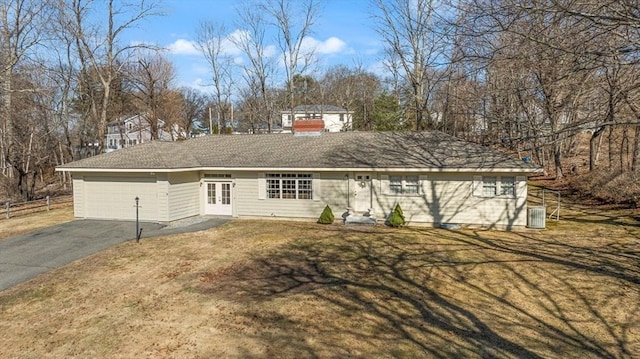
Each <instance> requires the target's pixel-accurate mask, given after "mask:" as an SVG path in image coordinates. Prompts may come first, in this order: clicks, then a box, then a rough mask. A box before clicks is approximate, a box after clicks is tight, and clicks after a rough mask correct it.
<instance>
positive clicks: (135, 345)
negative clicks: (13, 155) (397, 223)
mask: <svg viewBox="0 0 640 359" xmlns="http://www.w3.org/2000/svg"><path fill="white" fill-rule="evenodd" d="M549 227H550V229H548V230H545V231H524V232H512V233H510V232H499V231H479V230H477V231H476V230H459V231H446V230H440V229H427V228H405V229H400V230H398V229H390V228H386V227H383V226H376V227H358V226H347V227H345V226H342V225H330V226H323V225H318V224H315V223H305V222H283V221H249V220H235V221H233V222H230V223H229V224H226V225H224V226H222V227H219V228H217V229H212V230H208V231H203V232H197V233H191V234H182V235H174V236H169V237H162V238H153V239H144V238H143V240H142V242H141V244H139V245H136V244H135V243H132V242H130V243H125V244H123V245H120V246H117V247H115V248H112V249H109V250H106V251H103V252H101V253H98V254H96V255H93V256H91V257H89V258H86V259H84V260H80V261H77V262H74V263H72V264H71V265H68V266H66V267H64V268H61V269H59V270H54V271H52V272H50V273H47V274H45V275H43V276H40V277H38V278H36V279H35V280H32V281H31V282H28V283H25V284H23V285H20V286H17V287H14V288H12V289H9V290H5V291H3V292H0V319H1V320H0V333H2V335H0V357H16V358H22V357H24V358H42V357H71V356H74V355H75V356H80V357H125V358H132V357H176V358H177V357H181V358H182V357H185V358H186V357H192V358H195V357H202V358H275V357H277V358H349V357H360V358H374V357H375V358H463V357H464V358H469V357H471V358H474V357H475V358H633V357H639V356H640V308H639V307H640V269H639V263H640V247H639V242H638V236H639V235H640V227H638V225H637V222H635V221H634V219H633V218H631V217H629V212H628V211H627V212H624V213H622V214H615V213H613V212H612V213H611V215H607V214H606V213H605V214H602V213H595V214H594V213H591V214H590V213H588V212H584V211H583V212H575V213H573V214H572V218H565V219H563V220H561V221H560V222H559V223H557V224H556V223H551V224H550V226H549ZM98 240H99V239H98Z"/></svg>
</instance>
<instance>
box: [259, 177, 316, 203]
mask: <svg viewBox="0 0 640 359" xmlns="http://www.w3.org/2000/svg"><path fill="white" fill-rule="evenodd" d="M264 179H265V186H264V191H265V192H264V199H275V200H288V199H292V200H302V201H313V200H315V198H314V181H313V180H314V176H313V174H311V173H286V172H284V173H277V172H269V173H265V175H264ZM291 185H293V187H291ZM259 190H260V191H262V190H263V189H262V188H260V189H259ZM291 194H293V195H294V196H291ZM260 198H262V196H261V197H260Z"/></svg>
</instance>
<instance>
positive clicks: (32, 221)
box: [0, 205, 73, 240]
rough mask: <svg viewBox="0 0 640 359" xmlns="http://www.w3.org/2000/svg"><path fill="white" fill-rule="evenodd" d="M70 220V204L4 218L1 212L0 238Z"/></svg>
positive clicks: (71, 218)
mask: <svg viewBox="0 0 640 359" xmlns="http://www.w3.org/2000/svg"><path fill="white" fill-rule="evenodd" d="M71 220H73V207H72V206H70V205H67V206H65V207H61V208H53V209H51V210H50V211H44V212H43V211H40V212H33V213H28V214H24V215H20V216H18V217H11V218H9V219H6V218H5V217H4V214H2V217H1V218H0V240H3V239H6V238H9V237H15V236H19V235H21V234H25V233H29V232H33V231H35V230H38V229H41V228H46V227H50V226H53V225H55V224H59V223H63V222H69V221H71Z"/></svg>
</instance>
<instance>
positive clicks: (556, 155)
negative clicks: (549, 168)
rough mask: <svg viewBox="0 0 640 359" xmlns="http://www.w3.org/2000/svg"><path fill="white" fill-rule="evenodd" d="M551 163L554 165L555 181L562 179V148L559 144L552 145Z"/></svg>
mask: <svg viewBox="0 0 640 359" xmlns="http://www.w3.org/2000/svg"><path fill="white" fill-rule="evenodd" d="M553 162H554V165H555V172H556V179H560V178H563V177H564V173H563V172H562V146H561V144H560V143H559V142H557V141H556V142H555V143H554V145H553Z"/></svg>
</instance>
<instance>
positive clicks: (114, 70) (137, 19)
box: [58, 0, 161, 152]
mask: <svg viewBox="0 0 640 359" xmlns="http://www.w3.org/2000/svg"><path fill="white" fill-rule="evenodd" d="M58 1H59V7H60V14H61V16H63V17H64V22H63V23H64V24H66V27H65V28H64V29H63V30H64V31H67V32H68V33H70V34H71V36H73V38H74V39H75V44H76V48H75V50H76V52H77V58H78V62H79V63H80V73H79V76H80V78H81V80H80V81H79V85H80V87H81V89H80V92H81V93H85V94H86V96H85V100H86V101H87V102H88V104H87V106H86V108H87V112H86V116H89V117H90V118H91V119H92V122H93V123H95V126H96V127H97V129H96V131H95V137H96V138H93V139H91V141H92V142H93V141H95V142H97V144H98V146H97V152H101V151H102V149H103V148H104V141H105V132H106V129H107V122H109V120H110V118H109V109H110V106H111V105H112V101H113V93H112V90H113V87H114V83H115V82H116V81H118V80H119V79H120V78H121V75H122V71H123V66H124V65H125V64H126V56H128V55H129V54H130V53H131V51H132V50H134V49H136V48H141V47H148V45H142V44H128V45H121V44H119V40H120V38H121V37H122V35H123V33H124V32H126V31H127V30H129V29H131V28H133V27H135V26H138V25H139V24H140V23H141V22H143V21H144V20H146V19H147V18H149V17H151V16H158V15H160V14H161V13H160V10H159V5H158V3H157V2H155V1H154V0H141V1H115V0H108V1H106V2H97V1H93V0H58ZM102 4H105V8H104V9H102V8H98V6H101V5H102ZM101 16H102V17H103V18H101ZM102 21H104V23H106V27H103V26H102ZM92 76H95V78H96V79H97V80H98V83H99V85H100V88H99V90H100V91H96V89H94V88H93V86H92V80H91V78H92Z"/></svg>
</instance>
